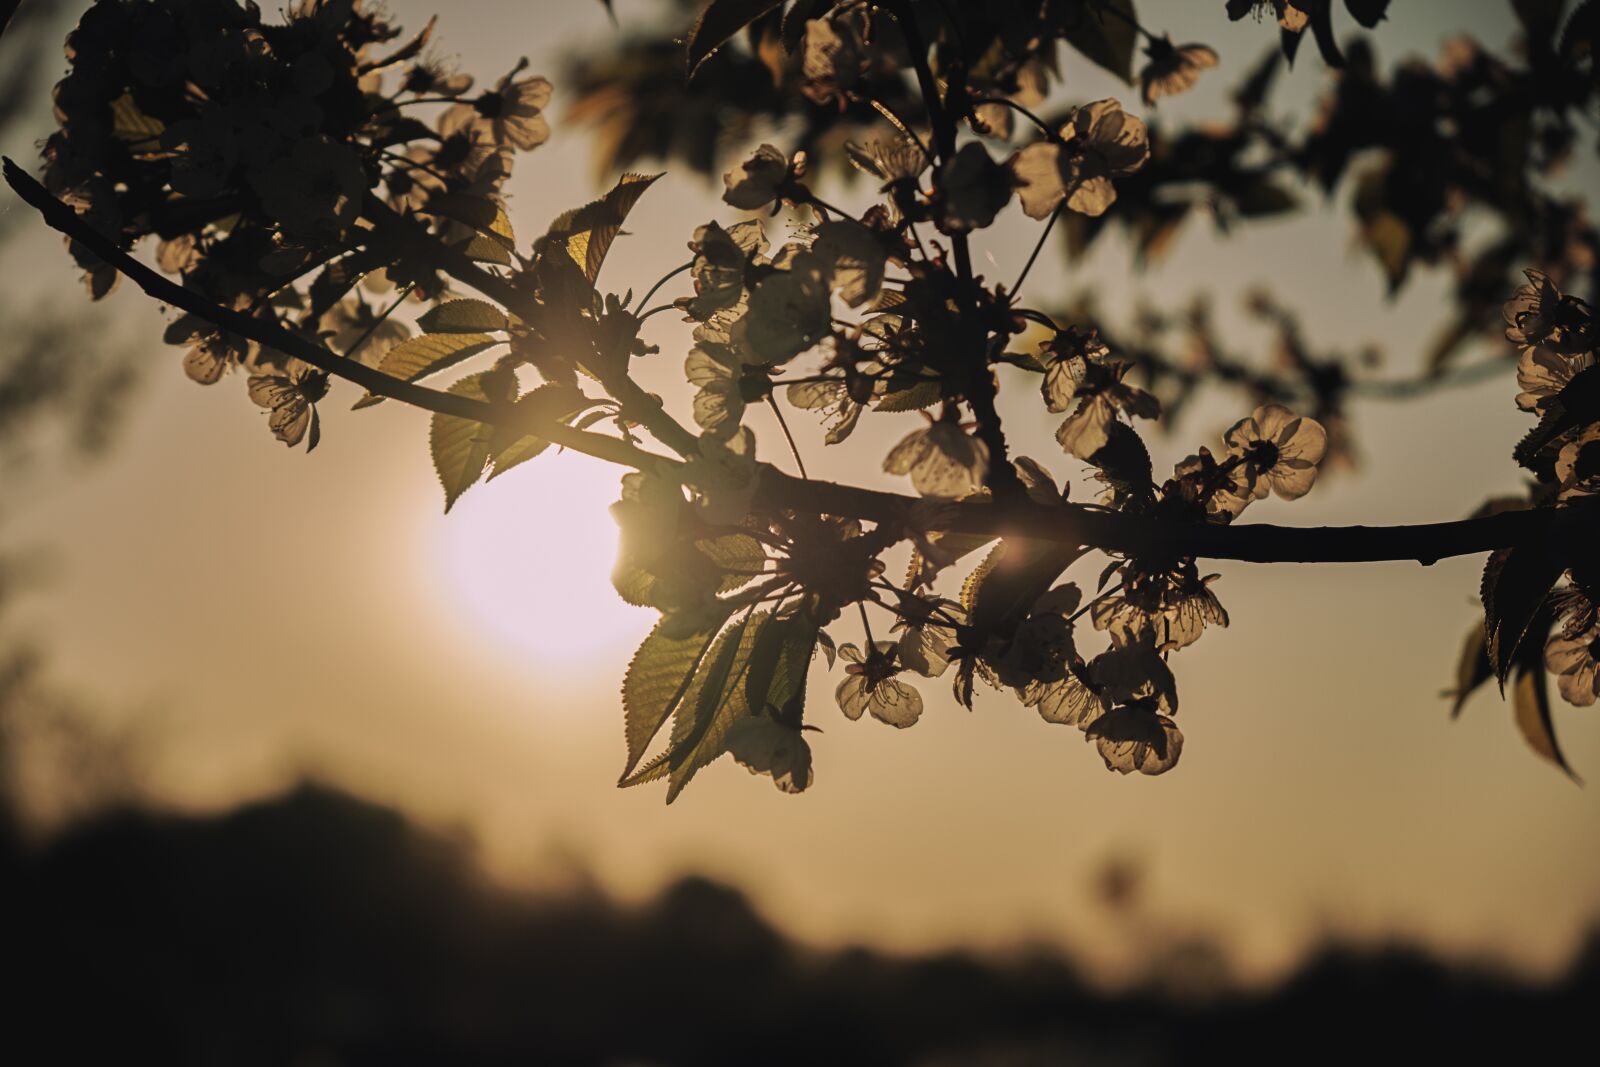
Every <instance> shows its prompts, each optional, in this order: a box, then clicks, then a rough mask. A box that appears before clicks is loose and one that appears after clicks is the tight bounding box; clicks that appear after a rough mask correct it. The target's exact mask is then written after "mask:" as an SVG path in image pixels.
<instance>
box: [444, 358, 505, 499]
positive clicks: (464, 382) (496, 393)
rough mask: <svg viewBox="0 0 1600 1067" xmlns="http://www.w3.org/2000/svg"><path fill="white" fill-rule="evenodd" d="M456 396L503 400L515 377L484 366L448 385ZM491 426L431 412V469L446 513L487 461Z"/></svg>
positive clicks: (471, 483)
mask: <svg viewBox="0 0 1600 1067" xmlns="http://www.w3.org/2000/svg"><path fill="white" fill-rule="evenodd" d="M450 392H451V393H454V394H455V395H456V396H464V397H467V398H469V399H472V400H481V401H484V402H486V403H504V402H507V401H509V400H510V399H511V398H512V396H513V395H515V392H516V378H515V377H513V376H512V375H511V373H510V372H509V371H500V370H487V371H483V372H482V373H479V374H469V375H468V376H467V377H465V378H463V379H461V380H460V381H459V382H456V383H455V384H454V385H452V386H451V387H450ZM493 434H494V428H493V427H492V426H489V425H488V424H486V423H482V422H477V421H475V420H473V419H463V418H461V417H459V416H456V415H442V414H437V413H436V414H435V415H434V416H433V422H432V425H431V426H430V427H429V430H428V447H429V450H430V451H431V452H432V454H433V469H434V471H435V472H436V473H437V474H438V475H439V484H440V485H441V486H443V487H444V510H445V512H446V513H448V512H449V511H450V508H451V507H452V506H454V505H455V502H456V501H457V500H459V499H460V498H461V494H462V493H464V492H466V491H467V490H468V489H470V488H471V487H472V486H473V484H474V483H476V482H477V480H478V479H479V478H480V477H482V476H483V467H484V464H486V463H488V462H489V442H490V439H491V438H492V436H493Z"/></svg>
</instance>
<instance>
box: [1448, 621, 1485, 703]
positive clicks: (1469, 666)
mask: <svg viewBox="0 0 1600 1067" xmlns="http://www.w3.org/2000/svg"><path fill="white" fill-rule="evenodd" d="M1493 677H1494V667H1493V666H1492V665H1491V664H1490V663H1489V643H1488V636H1487V634H1486V633H1485V630H1484V627H1482V626H1474V627H1473V628H1472V629H1471V630H1469V631H1468V632H1467V640H1466V643H1465V644H1463V645H1462V646H1461V659H1460V661H1459V662H1458V663H1457V664H1456V686H1455V688H1454V689H1451V690H1448V691H1447V692H1446V694H1445V695H1446V696H1452V697H1454V698H1455V700H1454V701H1453V702H1452V703H1451V705H1450V717H1451V718H1452V719H1454V718H1456V717H1457V716H1459V715H1460V714H1461V708H1462V706H1463V705H1464V704H1466V702H1467V698H1468V697H1469V696H1471V695H1472V694H1473V692H1474V691H1475V690H1476V689H1477V688H1478V687H1479V686H1480V685H1482V684H1483V683H1484V682H1487V681H1488V680H1489V679H1490V678H1493Z"/></svg>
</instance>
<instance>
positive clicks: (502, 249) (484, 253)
mask: <svg viewBox="0 0 1600 1067" xmlns="http://www.w3.org/2000/svg"><path fill="white" fill-rule="evenodd" d="M461 253H462V254H463V255H465V256H466V257H467V258H468V259H471V260H474V261H476V262H478V263H493V264H495V265H496V266H501V267H509V266H510V265H511V250H510V249H509V248H507V247H506V246H505V244H504V243H502V242H500V241H498V240H496V239H495V238H493V237H490V236H489V235H488V234H485V233H475V234H473V235H472V240H470V241H468V242H467V243H466V244H464V245H462V246H461Z"/></svg>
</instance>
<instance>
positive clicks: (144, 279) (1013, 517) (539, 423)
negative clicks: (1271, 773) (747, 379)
mask: <svg viewBox="0 0 1600 1067" xmlns="http://www.w3.org/2000/svg"><path fill="white" fill-rule="evenodd" d="M4 176H5V180H6V182H7V183H8V184H9V185H10V186H11V187H12V189H14V190H16V192H17V195H18V196H20V197H21V198H22V199H23V201H25V202H26V203H27V204H29V205H30V206H31V207H33V208H34V209H35V210H37V211H38V212H39V213H40V215H41V216H43V218H44V221H45V222H46V223H47V224H48V225H49V226H51V227H52V228H53V229H56V230H59V231H60V232H61V233H63V234H65V235H66V236H68V237H70V238H72V239H73V240H75V241H77V242H79V243H80V244H82V245H83V246H84V247H85V248H88V249H89V250H90V251H91V252H93V253H94V254H95V255H97V256H99V257H100V258H101V259H103V260H105V261H106V262H107V263H109V264H111V265H112V266H113V267H115V268H116V269H117V270H118V271H120V272H121V273H122V274H123V275H125V276H126V277H127V278H128V279H129V280H130V281H132V282H133V283H134V284H135V285H137V286H139V288H141V289H143V290H144V291H145V292H146V293H147V294H149V295H150V296H152V297H154V298H155V299H157V300H160V301H163V302H165V303H168V304H171V305H172V306H174V307H177V308H179V309H181V310H183V311H187V312H189V313H191V314H194V315H197V316H199V317H201V318H203V319H205V320H206V321H208V322H210V323H212V324H213V325H216V326H218V327H219V328H221V329H224V330H227V331H228V332H230V333H236V334H238V335H240V336H241V337H246V338H249V339H250V340H252V341H255V342H257V343H259V344H262V345H266V346H267V347H269V348H273V349H276V350H278V351H280V352H283V353H285V354H287V355H290V356H294V357H295V358H298V359H301V360H303V361H305V362H306V363H308V364H310V365H311V366H314V367H316V368H318V369H319V370H323V371H326V372H327V373H329V374H332V375H335V376H337V377H340V378H344V379H347V380H349V381H352V382H354V383H356V384H357V385H360V386H362V387H363V388H365V389H367V390H368V391H369V392H372V393H376V394H378V395H380V396H385V397H388V398H390V399H393V400H398V401H400V402H401V403H405V404H410V405H412V406H414V407H419V408H422V409H424V410H427V411H432V412H436V413H439V414H444V415H454V416H456V417H459V418H465V419H472V420H474V421H477V422H483V423H489V424H494V425H508V423H507V419H508V417H509V415H510V409H509V408H504V407H497V406H495V405H491V404H486V403H483V402H482V401H477V400H471V399H469V398H467V397H461V396H456V395H455V394H453V393H446V392H441V391H439V390H437V389H430V388H428V387H426V386H422V385H417V384H415V383H413V382H406V381H403V380H401V379H399V378H395V377H392V376H391V375H387V374H384V373H382V372H381V371H378V370H375V369H374V368H372V367H369V366H367V365H365V364H363V363H359V362H356V361H355V360H348V359H345V358H344V357H343V356H339V355H336V354H335V353H333V352H331V351H329V350H328V349H326V348H324V347H322V346H320V345H317V344H314V343H312V342H310V341H307V340H306V339H305V338H303V337H301V336H299V335H297V334H294V333H291V332H290V331H288V330H286V329H284V328H283V327H282V326H281V325H279V324H278V323H276V322H274V321H270V320H265V319H258V318H255V317H253V316H251V315H247V314H244V313H242V312H239V311H235V310H232V309H229V308H223V307H218V306H216V305H214V304H212V303H211V302H210V301H208V300H206V299H205V298H204V297H202V296H200V295H199V294H198V293H195V292H193V291H191V290H188V289H185V288H183V287H182V286H181V285H179V284H177V283H176V282H173V281H172V280H171V279H169V278H166V277H164V276H162V275H161V274H160V273H159V272H157V271H156V270H154V269H153V268H151V267H149V266H146V265H145V264H144V263H141V262H140V261H139V260H137V259H135V258H134V257H133V256H131V255H130V254H128V253H127V252H125V251H123V250H122V249H121V248H119V247H118V246H117V244H116V242H115V241H114V240H112V239H111V238H108V237H106V236H104V235H103V234H101V233H99V232H98V231H97V230H95V229H94V228H93V227H92V226H90V225H89V224H88V223H87V222H85V221H84V220H83V219H81V218H80V217H79V216H78V214H77V212H75V211H74V210H73V209H72V208H71V207H69V206H68V205H66V204H64V203H62V202H61V201H59V200H57V199H56V198H55V197H53V196H51V195H50V193H49V192H48V191H46V190H45V188H44V187H43V186H42V185H40V184H39V183H38V182H37V181H35V180H34V179H33V178H32V177H30V176H29V175H28V174H27V173H26V172H24V171H23V170H22V169H21V168H20V167H18V166H17V165H16V164H15V163H14V162H12V161H11V160H10V159H6V160H5V161H4ZM485 273H486V272H485ZM489 277H491V278H492V277H493V275H489ZM496 281H500V280H499V279H496ZM486 295H487V294H486ZM519 417H520V418H523V419H527V425H526V426H521V427H518V428H519V429H522V430H524V432H526V433H529V434H534V435H537V436H539V437H543V438H545V439H547V440H549V441H551V442H553V443H555V444H557V445H560V446H562V447H563V448H569V449H571V450H573V451H575V452H582V453H584V454H585V455H590V456H594V457H596V458H598V459H603V460H606V461H608V462H611V463H616V464H618V465H621V466H626V467H633V468H652V469H663V468H664V469H667V470H673V469H676V468H678V467H679V465H678V464H677V463H676V462H675V461H673V460H670V459H666V458H664V457H661V456H657V455H654V454H652V453H649V452H646V451H644V450H642V449H639V448H636V447H635V446H633V445H631V444H629V443H628V442H626V441H620V440H617V439H616V438H612V437H606V436H604V435H602V434H596V433H590V432H588V431H584V430H575V429H573V428H572V427H570V426H567V425H565V424H564V423H560V422H557V421H555V420H553V419H541V420H533V419H528V418H527V416H525V415H522V416H519ZM759 471H760V481H759V484H758V487H757V491H756V494H755V496H754V499H753V505H754V506H755V507H756V508H757V509H759V510H769V511H771V510H807V511H814V512H818V513H825V514H831V515H841V516H850V517H853V518H859V519H866V520H869V521H874V522H879V523H885V524H889V525H890V526H892V527H893V528H896V529H906V528H908V527H909V526H910V525H911V523H912V521H913V517H914V514H915V513H914V511H913V509H917V508H918V507H919V505H923V506H925V505H926V501H924V500H922V499H920V498H917V497H912V496H905V495H903V494H899V493H889V492H883V491H880V490H874V489H866V488H862V487H858V486H850V485H841V484H838V483H835V482H824V481H812V480H805V479H800V478H795V477H792V476H790V475H787V474H784V473H783V472H782V471H779V470H778V469H777V468H775V467H772V466H771V465H769V464H762V465H761V466H760V468H759ZM1597 521H1600V498H1596V499H1593V500H1582V501H1579V502H1577V503H1575V504H1572V505H1569V506H1566V507H1544V508H1531V509H1527V510H1523V511H1510V512H1502V513H1500V514H1497V515H1487V516H1481V517H1478V518H1471V519H1463V520H1460V521H1457V522H1437V523H1424V524H1421V525H1416V526H1325V527H1314V528H1305V527H1288V526H1273V525H1269V524H1265V523H1245V524H1237V525H1228V526H1224V525H1217V524H1213V523H1192V524H1177V523H1172V522H1170V521H1165V520H1160V519H1154V518H1149V517H1146V516H1139V515H1126V514H1122V513H1120V512H1112V511H1103V510H1099V509H1094V508H1088V507H1084V506H1082V505H1077V504H1063V505H1060V506H1056V507H1048V506H1045V505H1042V504H1037V503H1034V502H1033V501H1031V500H1027V499H1022V500H1014V501H1007V502H1001V503H989V502H963V503H953V504H951V505H950V506H949V507H948V508H947V509H944V510H943V512H942V513H941V514H940V516H939V518H938V521H937V523H936V524H935V525H934V526H931V527H930V528H932V529H946V530H953V531H960V532H965V533H983V534H992V535H993V536H995V537H1002V536H1013V537H1026V538H1035V539H1038V540H1041V541H1054V542H1058V543H1061V544H1068V545H1084V546H1090V547H1093V548H1096V549H1101V550H1104V551H1109V552H1118V553H1123V554H1126V555H1130V556H1140V557H1146V558H1175V557H1183V556H1195V557H1200V558H1206V559H1230V560H1242V561H1246V562H1252V563H1359V562H1378V561H1384V560H1416V561H1418V562H1421V563H1423V564H1431V563H1433V562H1435V561H1436V560H1440V559H1445V558H1447V557H1451V556H1465V555H1473V554H1475V553H1480V552H1489V551H1493V550H1495V549H1498V548H1506V547H1509V546H1511V545H1516V544H1525V543H1529V542H1537V541H1540V540H1542V539H1546V538H1551V537H1555V536H1558V535H1559V536H1561V537H1562V538H1563V539H1570V538H1572V537H1578V538H1583V537H1588V538H1590V539H1591V540H1592V538H1593V536H1594V535H1593V530H1594V529H1595V527H1596V524H1597ZM1574 543H1583V541H1581V540H1579V541H1576V542H1574Z"/></svg>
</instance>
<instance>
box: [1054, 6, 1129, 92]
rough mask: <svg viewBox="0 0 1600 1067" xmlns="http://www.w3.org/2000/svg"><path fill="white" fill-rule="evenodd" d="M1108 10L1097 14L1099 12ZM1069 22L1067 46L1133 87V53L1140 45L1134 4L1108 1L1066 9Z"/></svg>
mask: <svg viewBox="0 0 1600 1067" xmlns="http://www.w3.org/2000/svg"><path fill="white" fill-rule="evenodd" d="M1097 7H1098V8H1103V9H1105V10H1096V8H1097ZM1066 8H1067V11H1068V14H1067V16H1066V17H1067V18H1068V19H1069V20H1070V21H1069V24H1068V26H1067V28H1066V35H1065V36H1066V39H1067V43H1068V44H1070V45H1071V46H1072V47H1074V48H1076V49H1077V50H1078V51H1080V52H1082V53H1083V54H1084V55H1085V56H1086V57H1088V59H1089V61H1090V62H1092V63H1094V64H1095V65H1096V66H1099V67H1104V68H1105V69H1106V70H1109V71H1110V72H1111V73H1113V74H1115V75H1116V76H1117V77H1119V78H1121V79H1122V80H1123V81H1125V82H1127V83H1128V84H1129V85H1132V84H1133V52H1134V47H1135V45H1136V44H1137V43H1138V31H1137V30H1136V29H1134V26H1135V24H1136V23H1137V18H1138V17H1137V16H1136V15H1135V14H1134V11H1133V0H1107V2H1106V3H1103V4H1087V3H1084V4H1069V5H1066Z"/></svg>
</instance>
